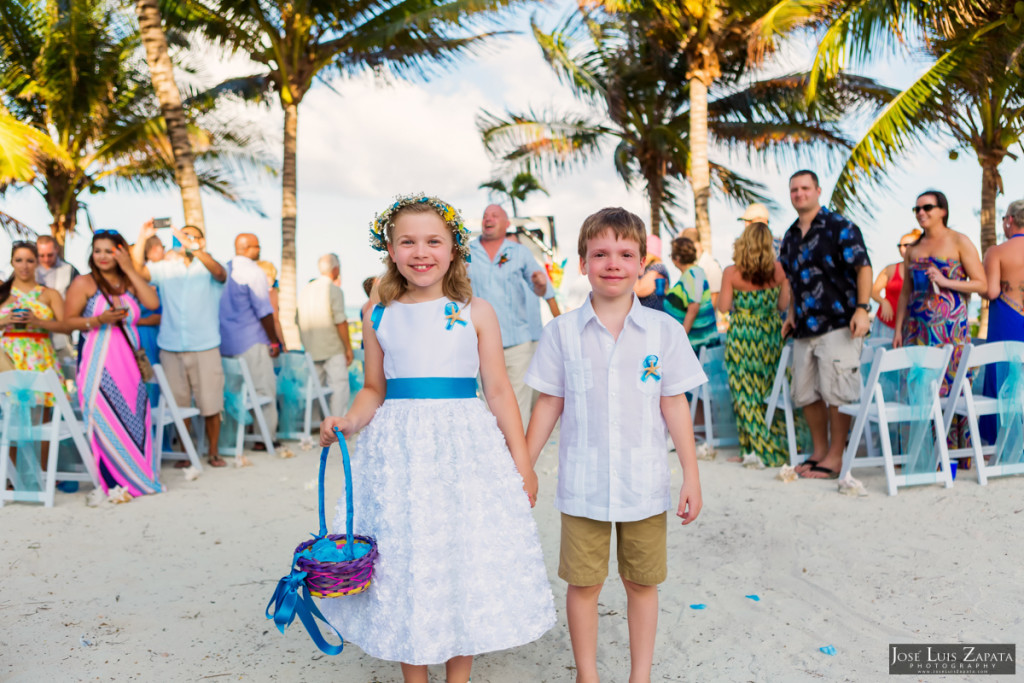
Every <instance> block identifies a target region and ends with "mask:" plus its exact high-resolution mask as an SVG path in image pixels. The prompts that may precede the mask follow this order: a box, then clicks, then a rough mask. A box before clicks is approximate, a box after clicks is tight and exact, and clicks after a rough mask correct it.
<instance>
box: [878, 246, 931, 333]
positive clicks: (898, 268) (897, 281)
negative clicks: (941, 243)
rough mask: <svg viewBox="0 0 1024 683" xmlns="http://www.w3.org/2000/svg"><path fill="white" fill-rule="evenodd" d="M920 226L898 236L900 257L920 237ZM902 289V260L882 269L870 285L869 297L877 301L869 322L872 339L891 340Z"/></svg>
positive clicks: (904, 254)
mask: <svg viewBox="0 0 1024 683" xmlns="http://www.w3.org/2000/svg"><path fill="white" fill-rule="evenodd" d="M921 235H922V232H921V229H920V228H914V229H913V230H911V231H910V232H908V233H907V234H905V235H903V236H902V237H900V241H899V243H898V247H899V250H900V258H901V259H902V258H903V257H905V256H906V254H907V249H909V248H910V246H911V245H913V244H914V242H916V241H917V240H918V238H919V237H921ZM902 290H903V262H902V261H900V262H899V263H893V264H890V265H888V266H886V267H885V268H883V269H882V272H881V273H879V274H878V277H877V278H876V279H875V284H874V285H873V286H872V287H871V298H872V299H874V300H875V301H877V302H878V313H877V314H876V315H875V320H874V322H872V323H871V338H872V339H887V340H891V339H892V337H893V333H894V332H895V329H896V307H897V306H898V305H899V301H900V292H901V291H902Z"/></svg>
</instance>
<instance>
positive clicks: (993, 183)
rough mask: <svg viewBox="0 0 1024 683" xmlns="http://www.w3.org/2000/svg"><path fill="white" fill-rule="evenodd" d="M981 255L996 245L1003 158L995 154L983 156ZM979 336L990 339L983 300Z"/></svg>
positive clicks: (981, 160)
mask: <svg viewBox="0 0 1024 683" xmlns="http://www.w3.org/2000/svg"><path fill="white" fill-rule="evenodd" d="M979 161H980V162H981V255H982V257H984V255H985V252H987V251H988V248H989V247H991V246H994V245H995V243H996V196H997V195H998V194H999V189H1000V187H999V186H1000V185H1001V184H1002V179H1001V178H1000V177H999V162H1000V161H1002V157H1001V156H997V155H995V154H985V155H981V157H980V158H979ZM978 336H979V337H981V338H983V339H986V338H988V301H987V300H986V299H984V298H982V300H981V313H980V315H979V316H978Z"/></svg>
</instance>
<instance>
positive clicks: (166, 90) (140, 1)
mask: <svg viewBox="0 0 1024 683" xmlns="http://www.w3.org/2000/svg"><path fill="white" fill-rule="evenodd" d="M135 16H136V17H137V18H138V21H139V36H140V37H141V38H142V45H143V47H144V48H145V49H146V63H147V64H148V65H149V75H150V79H151V80H152V82H153V90H154V91H155V92H156V97H157V100H158V101H159V102H160V111H161V113H163V117H164V123H165V124H166V126H167V137H168V138H169V139H170V141H171V155H172V156H173V157H174V180H175V182H176V183H177V184H178V187H179V188H180V189H181V203H182V207H183V209H184V211H185V224H186V225H194V226H196V227H198V228H199V229H200V230H202V231H203V232H204V233H205V232H206V221H205V220H204V219H203V198H202V196H201V195H200V194H199V177H198V176H197V175H196V166H195V156H194V155H193V153H192V143H191V141H190V140H189V135H188V122H187V120H186V118H185V109H184V108H183V107H182V103H181V92H180V91H179V90H178V84H177V82H176V81H175V79H174V65H173V64H172V63H171V56H170V53H169V52H168V50H167V35H166V34H165V33H164V27H163V23H162V21H163V20H162V18H161V15H160V7H159V6H158V4H157V0H136V3H135Z"/></svg>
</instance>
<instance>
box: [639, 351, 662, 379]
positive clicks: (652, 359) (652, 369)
mask: <svg viewBox="0 0 1024 683" xmlns="http://www.w3.org/2000/svg"><path fill="white" fill-rule="evenodd" d="M651 378H653V379H654V381H655V382H657V381H658V380H660V379H661V366H659V365H658V357H657V356H655V355H650V356H647V358H644V370H643V374H642V375H640V380H641V381H643V382H646V381H647V380H648V379H651Z"/></svg>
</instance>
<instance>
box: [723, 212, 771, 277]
mask: <svg viewBox="0 0 1024 683" xmlns="http://www.w3.org/2000/svg"><path fill="white" fill-rule="evenodd" d="M732 260H733V261H734V262H735V264H736V268H737V269H738V270H739V271H740V275H742V276H743V279H744V280H746V281H747V282H749V283H750V284H752V285H754V286H756V287H760V286H762V285H766V284H768V283H769V282H771V281H772V278H774V277H775V249H773V248H772V231H771V230H769V229H768V225H767V224H766V223H751V224H750V225H748V226H747V227H746V228H745V229H744V230H743V234H742V235H740V237H739V239H737V240H736V243H735V244H734V245H733V248H732Z"/></svg>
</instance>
